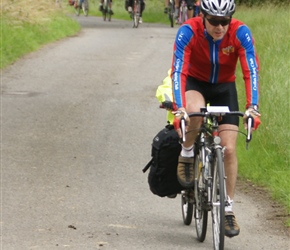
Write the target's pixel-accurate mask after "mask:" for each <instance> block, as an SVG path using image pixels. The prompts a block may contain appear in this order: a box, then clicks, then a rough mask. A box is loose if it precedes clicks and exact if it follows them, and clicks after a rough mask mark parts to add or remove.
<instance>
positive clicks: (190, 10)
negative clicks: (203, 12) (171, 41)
mask: <svg viewBox="0 0 290 250" xmlns="http://www.w3.org/2000/svg"><path fill="white" fill-rule="evenodd" d="M169 2H170V0H165V8H164V13H165V14H167V13H168V11H169V9H168V6H169ZM181 2H182V0H177V1H174V5H175V13H174V17H175V19H177V18H178V16H179V7H180V4H181ZM185 2H186V5H187V16H188V18H192V17H195V16H198V15H199V13H200V9H199V5H200V0H185Z"/></svg>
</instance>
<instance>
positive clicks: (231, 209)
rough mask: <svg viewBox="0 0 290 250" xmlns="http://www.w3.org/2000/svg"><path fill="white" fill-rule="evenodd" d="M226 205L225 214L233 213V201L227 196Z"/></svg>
mask: <svg viewBox="0 0 290 250" xmlns="http://www.w3.org/2000/svg"><path fill="white" fill-rule="evenodd" d="M228 204H229V205H227V206H226V208H225V212H232V211H233V204H234V201H233V200H231V198H230V197H229V196H228Z"/></svg>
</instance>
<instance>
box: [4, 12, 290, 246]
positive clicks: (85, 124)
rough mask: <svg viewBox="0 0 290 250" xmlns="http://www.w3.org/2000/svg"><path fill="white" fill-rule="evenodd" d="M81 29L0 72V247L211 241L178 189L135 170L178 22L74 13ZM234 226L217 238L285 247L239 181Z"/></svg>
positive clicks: (150, 130)
mask: <svg viewBox="0 0 290 250" xmlns="http://www.w3.org/2000/svg"><path fill="white" fill-rule="evenodd" d="M79 21H80V22H81V24H82V25H83V30H82V31H81V32H80V33H79V34H78V35H77V36H74V37H69V38H67V39H64V40H61V41H59V42H56V43H53V44H50V45H47V46H44V47H43V48H42V49H40V50H39V51H38V52H35V53H31V54H29V55H28V56H25V57H24V58H22V59H21V60H19V61H18V62H17V63H15V64H14V65H11V66H10V67H8V68H6V69H5V70H4V71H3V72H2V79H1V92H2V96H1V132H2V133H1V135H2V144H1V153H2V155H1V235H2V241H1V249H3V250H34V249H40V250H52V249H72V250H82V249H84V250H93V249H102V250H136V249H139V250H148V249H150V250H177V249H181V250H187V249H188V250H189V249H200V250H202V249H212V239H211V232H210V226H209V231H208V236H207V238H206V240H205V242H204V243H202V244H201V243H198V242H197V241H196V239H195V231H194V230H195V229H194V223H193V225H191V226H185V225H183V222H182V217H181V209H180V197H178V198H177V199H173V200H171V199H167V198H159V197H157V196H154V195H153V194H151V193H150V191H149V189H148V185H147V179H146V178H147V175H145V174H143V173H142V172H141V169H142V168H143V166H144V165H145V164H146V163H147V161H148V160H149V157H150V144H151V140H152V137H153V136H154V135H155V134H156V133H157V132H158V131H159V129H161V128H162V127H163V126H164V125H165V119H166V114H165V112H164V111H162V110H159V109H158V102H157V100H156V99H155V90H156V87H157V85H159V84H160V83H161V81H162V79H163V78H164V77H165V76H166V74H167V70H168V69H169V67H170V63H171V53H172V52H171V49H172V43H173V39H174V36H175V32H176V29H175V28H174V29H171V28H169V26H162V25H148V24H145V23H144V24H142V25H141V26H140V27H139V28H138V29H132V28H131V23H130V22H126V21H117V20H113V21H112V22H111V23H104V22H103V21H102V20H101V19H98V18H95V17H88V18H84V17H80V18H79ZM235 208H236V214H237V217H238V220H239V223H240V226H241V234H240V236H239V237H236V238H233V239H226V247H225V249H233V250H236V249H241V250H244V249H250V250H256V249H269V250H272V249H280V250H284V249H285V250H286V249H289V245H288V244H289V238H287V237H286V235H284V234H282V233H281V231H279V230H278V231H277V230H276V228H273V227H272V224H271V221H268V220H266V217H267V214H266V212H267V207H265V206H261V205H259V204H258V203H257V202H256V201H255V200H253V199H252V198H251V197H247V196H245V194H243V193H242V192H240V191H239V190H238V191H237V195H236V204H235Z"/></svg>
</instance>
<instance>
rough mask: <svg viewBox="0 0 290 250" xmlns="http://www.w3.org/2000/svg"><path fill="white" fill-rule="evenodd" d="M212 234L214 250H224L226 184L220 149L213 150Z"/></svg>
mask: <svg viewBox="0 0 290 250" xmlns="http://www.w3.org/2000/svg"><path fill="white" fill-rule="evenodd" d="M212 176H213V183H212V184H213V185H212V233H213V243H214V249H215V250H223V249H224V238H225V203H226V202H225V200H226V184H225V172H224V162H223V154H222V150H221V148H217V149H216V150H215V155H214V161H213V165H212Z"/></svg>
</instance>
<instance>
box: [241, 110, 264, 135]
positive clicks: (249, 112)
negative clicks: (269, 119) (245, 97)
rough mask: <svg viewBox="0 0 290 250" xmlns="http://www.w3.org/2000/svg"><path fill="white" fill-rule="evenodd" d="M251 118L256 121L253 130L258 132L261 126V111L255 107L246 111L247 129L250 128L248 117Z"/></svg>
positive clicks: (245, 122) (245, 123) (245, 121)
mask: <svg viewBox="0 0 290 250" xmlns="http://www.w3.org/2000/svg"><path fill="white" fill-rule="evenodd" d="M250 116H251V117H253V120H254V125H253V128H252V130H256V129H257V128H258V127H259V125H260V124H261V121H260V116H261V114H260V113H259V111H258V110H257V109H256V108H255V107H253V106H250V107H249V108H248V109H247V110H246V112H245V115H244V117H243V121H244V126H245V129H247V128H248V117H250Z"/></svg>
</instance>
